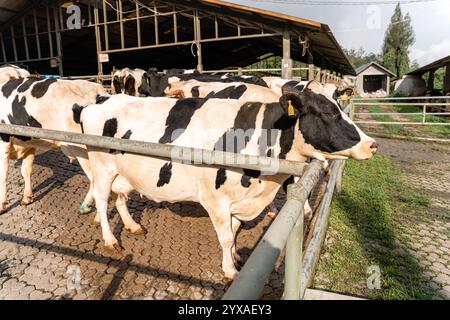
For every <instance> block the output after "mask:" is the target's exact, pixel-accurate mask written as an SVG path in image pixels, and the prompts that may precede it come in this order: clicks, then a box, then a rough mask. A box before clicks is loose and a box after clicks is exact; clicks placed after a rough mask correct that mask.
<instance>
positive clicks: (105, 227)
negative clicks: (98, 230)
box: [93, 170, 121, 251]
mask: <svg viewBox="0 0 450 320" xmlns="http://www.w3.org/2000/svg"><path fill="white" fill-rule="evenodd" d="M95 173H96V174H94V177H93V178H94V180H93V181H94V190H93V195H94V199H95V203H96V205H97V215H98V217H100V225H101V227H102V236H103V240H104V241H105V247H106V248H107V249H110V250H112V251H115V250H118V251H120V250H121V247H120V245H119V242H118V241H117V239H116V237H114V234H113V233H112V231H111V228H110V226H109V223H108V200H109V195H110V193H111V186H112V183H113V181H114V178H115V176H114V175H110V174H109V173H108V172H107V170H98V171H96V172H95Z"/></svg>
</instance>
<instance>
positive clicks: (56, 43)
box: [0, 0, 354, 77]
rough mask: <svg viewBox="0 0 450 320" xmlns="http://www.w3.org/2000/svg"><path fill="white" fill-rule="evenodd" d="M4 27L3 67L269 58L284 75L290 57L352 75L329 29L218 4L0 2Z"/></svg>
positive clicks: (225, 63)
mask: <svg viewBox="0 0 450 320" xmlns="http://www.w3.org/2000/svg"><path fill="white" fill-rule="evenodd" d="M77 22H78V24H79V25H77V24H76V23H77ZM0 23H1V26H0V44H1V50H0V62H3V63H14V64H20V65H24V66H27V67H28V69H29V70H30V71H31V72H38V73H41V74H60V75H65V76H81V75H95V74H109V73H111V71H112V70H113V67H116V68H122V67H132V68H135V67H139V68H143V69H147V68H149V67H154V68H158V69H159V70H163V69H170V68H187V69H191V68H197V69H199V70H200V71H204V70H218V69H225V68H230V67H235V68H236V67H245V66H248V65H250V64H253V63H255V62H258V61H260V60H261V59H265V58H267V57H270V56H281V57H283V63H282V69H283V75H284V76H286V77H289V76H290V73H291V72H292V71H291V70H290V68H291V67H292V60H296V61H300V62H303V63H305V64H309V65H314V66H315V67H316V68H321V69H323V70H325V69H326V70H330V71H332V72H334V73H335V74H336V75H337V76H338V75H343V74H354V70H353V67H352V66H351V64H350V62H349V61H348V59H347V58H346V56H345V54H344V53H343V51H342V49H341V47H340V46H339V44H338V43H337V41H336V39H335V38H334V36H333V34H332V33H331V31H330V29H329V27H328V26H327V25H325V24H321V23H318V22H313V21H308V20H304V19H301V18H296V17H290V16H286V15H282V14H278V13H274V12H269V11H264V10H259V9H255V8H250V7H246V6H241V5H236V4H232V3H227V2H224V1H218V0H203V1H200V0H192V1H187V0H186V1H183V0H175V1H137V0H79V1H57V0H56V1H55V0H53V1H52V0H44V1H34V0H0Z"/></svg>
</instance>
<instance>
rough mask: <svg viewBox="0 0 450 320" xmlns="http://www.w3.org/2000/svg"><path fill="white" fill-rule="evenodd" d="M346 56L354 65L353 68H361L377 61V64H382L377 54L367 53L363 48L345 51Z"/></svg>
mask: <svg viewBox="0 0 450 320" xmlns="http://www.w3.org/2000/svg"><path fill="white" fill-rule="evenodd" d="M343 50H344V53H345V55H346V56H347V58H348V59H349V60H350V63H351V64H352V65H353V67H359V66H360V65H363V64H366V63H369V62H372V61H377V62H381V61H380V60H381V59H380V57H379V56H377V55H376V54H375V53H373V52H369V53H367V52H366V51H364V49H363V48H362V47H361V48H359V49H358V50H355V49H353V48H352V49H343Z"/></svg>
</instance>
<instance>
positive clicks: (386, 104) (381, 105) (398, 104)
mask: <svg viewBox="0 0 450 320" xmlns="http://www.w3.org/2000/svg"><path fill="white" fill-rule="evenodd" d="M353 104H354V105H358V106H380V107H400V106H423V105H427V106H447V105H450V102H442V103H439V102H434V103H428V102H427V103H424V102H417V103H411V102H403V103H400V102H398V103H395V102H394V103H389V102H388V103H369V102H353Z"/></svg>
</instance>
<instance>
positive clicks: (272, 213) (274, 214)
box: [267, 212, 277, 220]
mask: <svg viewBox="0 0 450 320" xmlns="http://www.w3.org/2000/svg"><path fill="white" fill-rule="evenodd" d="M267 215H268V216H269V218H270V219H273V220H275V218H276V217H277V213H275V212H268V213H267Z"/></svg>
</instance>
